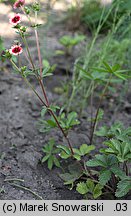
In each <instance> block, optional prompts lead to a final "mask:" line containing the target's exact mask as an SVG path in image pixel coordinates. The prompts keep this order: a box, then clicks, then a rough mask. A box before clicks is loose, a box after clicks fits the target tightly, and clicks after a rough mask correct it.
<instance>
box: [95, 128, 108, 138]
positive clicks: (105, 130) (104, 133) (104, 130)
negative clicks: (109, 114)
mask: <svg viewBox="0 0 131 216" xmlns="http://www.w3.org/2000/svg"><path fill="white" fill-rule="evenodd" d="M95 134H96V135H97V136H102V137H104V136H107V134H108V128H107V127H106V126H104V127H101V128H100V129H99V131H96V132H95Z"/></svg>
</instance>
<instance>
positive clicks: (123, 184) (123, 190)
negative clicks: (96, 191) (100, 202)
mask: <svg viewBox="0 0 131 216" xmlns="http://www.w3.org/2000/svg"><path fill="white" fill-rule="evenodd" d="M130 190H131V178H126V179H124V180H121V181H120V182H119V183H118V185H117V190H116V193H115V195H116V197H123V196H125V195H126V194H127V193H128V192H129V191H130Z"/></svg>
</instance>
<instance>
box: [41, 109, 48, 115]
mask: <svg viewBox="0 0 131 216" xmlns="http://www.w3.org/2000/svg"><path fill="white" fill-rule="evenodd" d="M46 112H47V108H46V107H42V110H41V117H44V116H45V114H46Z"/></svg>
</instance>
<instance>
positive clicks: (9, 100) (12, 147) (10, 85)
mask: <svg viewBox="0 0 131 216" xmlns="http://www.w3.org/2000/svg"><path fill="white" fill-rule="evenodd" d="M58 32H61V30H60V29H59V27H58V28H57V30H56V28H55V31H54V32H53V30H52V35H51V38H52V41H53V42H54V41H56V39H57V40H58ZM63 35H64V33H63ZM55 48H56V47H54V49H55ZM34 55H35V51H34ZM74 59H75V58H74ZM58 60H59V59H58ZM55 61H57V58H55V60H54V62H55ZM61 61H62V62H61V67H60V68H59V73H56V74H55V75H54V76H53V77H52V78H49V81H48V80H47V81H46V86H47V89H48V90H49V91H48V97H49V100H50V101H51V102H53V101H55V100H57V99H58V98H59V95H57V94H56V93H54V92H53V88H54V87H55V86H58V85H60V81H61V80H65V79H66V74H65V73H63V71H65V67H63V68H62V65H63V63H64V62H65V57H64V56H63V58H62V57H61ZM69 61H70V64H72V63H73V60H72V59H71V60H69ZM56 63H57V62H56ZM66 64H67V63H66ZM64 65H65V64H64ZM10 71H11V67H10V65H7V67H6V70H5V71H4V72H3V71H1V76H0V149H1V150H0V156H1V159H0V189H2V191H1V193H0V199H1V200H7V199H8V200H13V199H14V200H32V199H37V197H36V196H35V195H34V194H32V193H31V192H29V191H27V190H24V189H20V188H17V187H16V186H13V185H11V184H10V183H12V182H11V181H10V182H8V181H5V180H6V179H14V178H15V179H17V178H18V179H22V180H24V182H23V183H20V182H17V184H19V185H22V186H25V187H26V188H30V189H31V190H32V191H33V192H35V193H36V194H39V196H41V197H42V198H43V199H46V200H49V199H50V200H51V199H52V200H77V199H82V196H81V195H80V194H78V193H77V192H76V191H75V190H73V191H70V190H69V189H68V187H67V186H65V185H64V184H63V180H61V179H60V177H59V173H60V171H61V170H59V169H57V168H54V169H53V170H52V171H49V170H48V168H47V164H41V163H40V160H41V158H42V156H43V154H42V147H43V146H44V144H46V143H47V141H48V140H49V138H55V140H56V141H58V143H61V141H62V136H61V133H60V132H59V131H53V132H51V134H49V135H45V134H41V133H40V132H39V131H38V130H37V128H36V125H35V124H36V122H37V120H38V118H39V117H40V110H41V104H40V103H39V101H38V100H37V98H35V96H34V94H33V93H32V91H31V90H30V89H28V87H26V85H25V84H24V83H23V80H22V79H21V78H20V76H18V75H14V74H12V73H10ZM34 85H35V86H36V88H37V89H38V90H39V87H38V85H37V84H36V82H34ZM130 93H131V89H130V90H129V91H128V95H126V97H125V101H124V102H123V103H122V106H121V107H119V109H117V112H114V108H115V107H116V98H117V96H116V97H114V98H112V100H113V102H111V103H110V107H109V100H107V101H105V103H104V104H103V109H104V111H105V116H106V118H105V119H104V122H106V124H107V125H111V124H112V122H113V121H115V120H120V121H122V122H123V124H124V125H125V126H126V127H128V126H131V100H130ZM96 100H97V99H96ZM95 104H97V101H95ZM95 109H96V108H95V106H94V110H95ZM87 112H88V110H87ZM88 130H89V125H88V124H87V121H86V120H84V119H82V120H81V125H80V126H79V127H76V128H75V129H74V131H71V132H70V139H71V141H72V143H73V145H74V146H76V145H77V146H79V145H80V144H82V143H88V142H89V140H88V135H87V133H88ZM100 142H101V139H100V140H99V141H98V143H100ZM99 147H100V146H98V148H99ZM65 166H66V165H65ZM129 199H130V198H129Z"/></svg>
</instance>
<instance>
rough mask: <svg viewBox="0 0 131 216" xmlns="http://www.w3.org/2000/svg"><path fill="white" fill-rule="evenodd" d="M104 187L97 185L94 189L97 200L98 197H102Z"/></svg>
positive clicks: (94, 196)
mask: <svg viewBox="0 0 131 216" xmlns="http://www.w3.org/2000/svg"><path fill="white" fill-rule="evenodd" d="M102 188H103V187H102V186H101V185H100V184H97V185H96V186H95V188H94V191H93V198H94V199H97V198H98V197H100V196H101V195H102Z"/></svg>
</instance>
